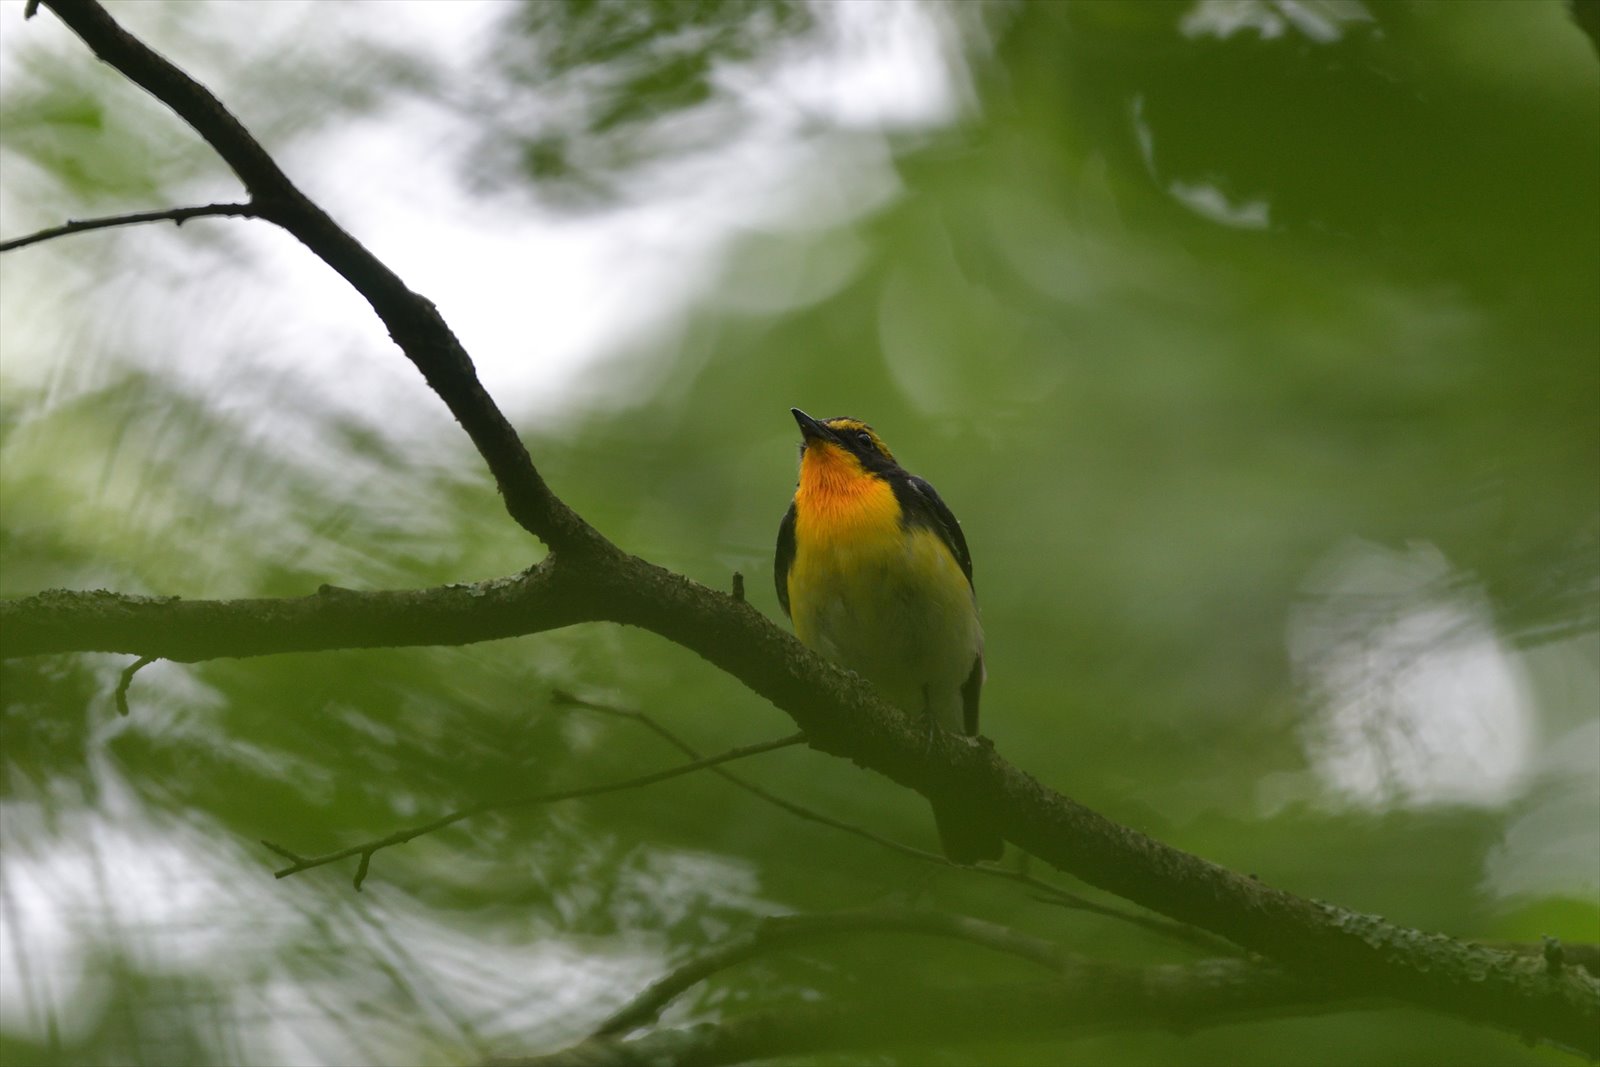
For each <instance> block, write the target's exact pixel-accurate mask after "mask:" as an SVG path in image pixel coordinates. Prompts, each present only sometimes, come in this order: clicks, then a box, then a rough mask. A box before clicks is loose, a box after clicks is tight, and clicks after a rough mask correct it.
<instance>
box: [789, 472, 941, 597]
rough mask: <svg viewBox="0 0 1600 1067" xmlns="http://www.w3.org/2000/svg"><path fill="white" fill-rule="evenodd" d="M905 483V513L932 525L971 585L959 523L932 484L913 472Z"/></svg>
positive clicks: (902, 504) (903, 505) (902, 505)
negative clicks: (907, 489)
mask: <svg viewBox="0 0 1600 1067" xmlns="http://www.w3.org/2000/svg"><path fill="white" fill-rule="evenodd" d="M906 483H907V484H908V485H909V486H910V487H911V490H912V496H911V499H910V500H907V499H904V498H902V500H901V501H900V506H901V507H902V508H904V509H905V510H906V512H907V513H908V514H909V515H912V516H914V517H915V518H917V519H921V520H922V521H924V522H926V523H927V525H929V526H931V527H932V528H933V529H934V531H935V532H936V533H937V534H938V535H939V538H940V539H941V540H942V541H944V543H945V547H946V548H948V549H949V550H950V554H951V555H953V556H955V557H956V562H957V563H959V564H961V573H963V574H965V575H966V576H967V584H968V585H969V586H970V585H972V553H971V552H969V551H968V550H967V539H966V538H965V537H964V536H962V533H961V524H960V523H959V522H957V521H956V517H955V516H954V515H952V514H951V513H950V509H949V508H948V507H947V506H946V505H945V502H944V501H943V500H941V499H939V494H938V493H937V492H935V491H934V488H933V486H931V485H929V484H928V483H927V482H925V481H923V480H922V479H921V478H918V477H917V476H916V475H914V474H912V475H907V477H906ZM780 537H781V535H780Z"/></svg>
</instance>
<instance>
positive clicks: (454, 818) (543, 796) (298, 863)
mask: <svg viewBox="0 0 1600 1067" xmlns="http://www.w3.org/2000/svg"><path fill="white" fill-rule="evenodd" d="M805 739H806V738H805V735H804V734H790V735H788V736H787V737H780V738H778V739H776V740H774V741H761V742H758V743H757V744H753V745H742V746H740V747H738V748H730V749H729V750H728V751H726V752H722V753H719V754H718V755H715V756H707V757H705V758H704V759H697V760H695V761H693V762H692V763H684V764H680V765H679V766H677V767H668V768H667V769H666V770H663V771H656V772H654V773H653V774H645V775H640V776H639V777H637V778H629V779H626V780H625V781H621V782H611V783H609V784H607V785H591V786H584V787H583V788H581V789H566V790H562V791H561V792H557V793H537V794H535V795H533V796H526V797H513V798H511V799H509V800H486V801H483V802H482V803H478V804H473V805H471V806H470V807H465V808H461V809H459V810H457V811H453V812H451V813H449V814H448V815H441V816H440V817H439V818H437V819H434V820H433V821H431V822H425V823H422V824H420V825H417V826H412V827H408V828H406V829H404V830H396V831H395V832H394V833H392V834H388V835H387V836H384V837H380V838H376V839H374V840H372V841H367V842H365V843H363V844H359V845H351V846H350V847H349V848H341V849H338V850H337V851H334V852H328V853H324V854H323V855H321V856H300V855H299V854H297V853H295V852H291V851H290V850H289V849H286V848H284V847H283V846H282V845H275V844H273V843H272V842H271V841H262V842H261V843H262V845H264V846H266V847H267V848H269V849H271V850H272V851H273V852H276V853H277V854H278V855H280V856H282V857H284V858H285V859H289V860H292V861H293V862H292V863H291V864H290V865H289V866H287V867H284V868H283V869H281V870H278V871H274V872H273V875H272V876H273V877H274V878H287V877H289V876H290V875H292V874H299V873H300V872H301V871H308V870H310V869H311V868H313V867H323V866H326V865H327V864H330V863H336V862H338V861H339V860H342V859H348V858H349V857H351V856H359V857H361V860H360V863H359V864H358V865H357V867H356V876H355V887H356V888H357V889H360V888H361V883H362V882H363V881H365V880H366V877H367V868H368V867H369V866H370V864H371V861H372V854H373V853H375V852H378V851H380V850H382V849H386V848H390V847H392V846H394V845H403V844H405V843H406V842H407V841H411V840H414V839H415V838H418V837H421V836H422V835H424V834H431V833H433V832H434V831H436V830H443V829H444V828H445V827H447V826H453V825H454V824H456V823H458V822H460V821H461V820H463V819H468V818H471V817H472V816H474V815H481V814H483V813H484V812H486V811H501V810H504V809H506V808H525V807H532V806H534V805H538V804H554V803H556V802H557V801H561V800H577V799H578V798H580V797H592V796H599V795H600V794H602V793H619V792H621V791H623V790H625V789H638V788H640V787H641V786H647V785H654V784H655V783H656V782H664V781H666V780H667V779H669V778H677V777H680V776H682V775H685V774H691V773H693V772H695V771H698V770H704V769H705V768H707V767H715V766H717V765H718V764H721V763H731V762H732V761H733V760H737V759H743V758H745V757H746V756H758V755H760V754H761V753H763V752H772V751H774V750H776V749H780V748H788V747H790V746H792V745H798V744H803V743H804V742H805Z"/></svg>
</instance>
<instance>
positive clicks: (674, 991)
mask: <svg viewBox="0 0 1600 1067" xmlns="http://www.w3.org/2000/svg"><path fill="white" fill-rule="evenodd" d="M856 933H900V934H921V935H924V936H933V937H949V938H956V939H958V940H962V941H969V942H971V943H973V944H975V945H982V946H983V947H984V948H988V949H992V950H994V951H996V952H1001V953H1005V954H1007V955H1011V956H1016V957H1018V958H1020V959H1025V960H1028V961H1029V962H1031V963H1037V964H1039V965H1040V966H1042V967H1047V968H1049V969H1050V970H1052V971H1056V972H1062V971H1065V970H1066V969H1067V968H1068V966H1069V965H1070V964H1072V963H1073V962H1075V961H1074V959H1073V957H1071V956H1070V955H1069V954H1068V953H1066V952H1064V951H1062V949H1061V948H1060V946H1058V945H1054V944H1051V943H1050V942H1048V941H1044V940H1042V939H1040V938H1036V937H1029V936H1027V935H1026V934H1022V933H1019V932H1017V931H1015V930H1011V929H1008V928H1007V927H1004V926H999V925H997V924H995V923H988V922H983V921H981V920H978V919H969V918H967V917H966V916H963V915H950V914H947V913H945V912H933V911H857V912H840V913H834V914H828V915H778V916H772V917H769V918H766V919H763V920H762V921H761V923H760V925H759V926H757V927H756V929H755V930H753V931H752V932H750V933H748V934H745V935H744V936H742V937H735V938H733V939H732V940H730V941H728V942H727V943H726V944H724V945H721V946H720V947H718V948H715V949H712V950H711V951H709V952H706V953H703V954H702V955H699V956H696V957H695V958H694V959H692V960H690V961H689V962H687V963H685V964H683V965H682V966H680V967H678V968H676V969H675V970H673V971H672V972H671V973H669V974H667V975H665V976H663V977H661V978H659V979H657V980H656V981H654V982H652V983H650V985H649V986H648V987H647V988H646V989H645V990H644V991H643V992H642V993H640V994H639V995H638V996H636V997H634V998H633V999H632V1000H631V1001H629V1002H628V1003H627V1004H626V1005H624V1006H623V1007H622V1008H620V1009H618V1010H617V1011H616V1012H614V1013H612V1014H611V1015H610V1016H609V1017H608V1018H607V1019H606V1020H605V1022H603V1023H601V1024H600V1025H599V1026H598V1027H596V1028H595V1030H594V1033H593V1034H592V1035H591V1036H593V1037H605V1036H607V1035H614V1034H623V1033H627V1032H628V1031H629V1030H633V1029H635V1028H637V1027H640V1026H646V1025H648V1024H650V1023H653V1022H655V1020H656V1019H657V1018H658V1017H659V1016H660V1014H661V1010H662V1009H663V1008H665V1007H666V1006H667V1005H668V1004H669V1003H670V1002H671V1001H672V1000H674V999H675V998H676V997H678V996H679V995H680V994H682V993H683V992H684V991H686V990H688V989H689V988H691V987H692V986H695V985H698V984H699V983H700V982H703V981H705V979H707V978H709V977H710V976H711V975H713V974H716V973H717V972H718V971H723V970H727V969H728V968H729V967H732V966H735V965H737V964H740V963H743V962H744V961H745V960H748V959H752V958H754V957H756V956H760V955H764V954H765V953H768V952H777V951H781V950H782V949H785V948H788V947H790V946H792V945H795V944H797V943H798V944H811V943H812V942H814V941H815V940H816V939H817V938H819V937H837V936H840V935H842V934H856ZM1076 962H1077V963H1079V964H1080V965H1082V964H1083V963H1084V962H1086V961H1081V960H1080V961H1076Z"/></svg>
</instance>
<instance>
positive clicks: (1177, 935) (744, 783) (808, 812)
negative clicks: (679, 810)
mask: <svg viewBox="0 0 1600 1067" xmlns="http://www.w3.org/2000/svg"><path fill="white" fill-rule="evenodd" d="M551 702H552V703H554V704H557V705H564V706H567V707H574V708H583V709H585V710H587V711H595V712H599V713H601V714H604V715H612V716H615V717H617V718H621V719H628V720H631V721H633V722H637V723H638V724H640V725H641V726H643V727H645V728H646V729H647V730H650V731H651V732H652V733H654V734H655V735H656V736H657V737H660V738H662V739H663V740H665V741H666V742H667V743H668V744H670V745H671V746H672V747H674V748H676V749H677V750H678V751H679V752H682V753H683V754H684V755H686V756H688V757H689V758H691V759H698V758H699V756H700V752H699V750H698V749H696V748H695V747H694V746H693V745H690V744H689V743H688V742H687V741H685V740H683V739H682V738H681V737H679V736H678V735H677V734H675V733H673V732H672V731H671V730H669V729H668V728H667V727H665V726H663V725H662V724H661V723H660V722H658V721H656V719H655V718H654V717H652V716H651V715H649V714H647V713H646V712H643V711H638V710H635V709H633V708H619V707H616V706H614V705H610V704H601V703H598V702H596V701H593V700H586V699H584V698H583V697H580V696H577V695H575V694H573V693H569V692H567V691H566V690H564V689H556V690H554V691H552V693H551ZM712 773H713V774H715V775H717V776H718V777H721V778H724V779H726V780H727V781H729V782H731V783H732V784H734V785H736V786H738V787H739V788H740V789H743V790H744V791H745V792H747V793H749V794H751V795H752V796H755V797H758V798H760V799H761V800H764V801H766V802H767V803H768V804H771V805H772V806H774V807H776V808H780V809H782V810H783V811H786V812H788V813H789V814H790V815H793V816H795V817H796V818H799V819H805V820H806V821H807V822H814V823H818V824H820V825H822V826H827V827H830V828H832V829H835V830H839V831H842V832H844V833H847V834H852V835H854V836H856V837H859V838H862V839H863V840H866V841H871V842H872V843H873V844H875V845H877V846H879V847H880V848H886V849H888V850H889V851H891V852H897V853H899V854H900V855H902V856H907V857H909V858H911V859H914V860H919V861H921V862H923V863H931V864H935V865H937V866H940V867H948V868H950V869H952V870H958V871H968V872H974V873H977V874H981V875H984V876H986V877H989V878H999V879H1001V880H1003V881H1007V882H1015V883H1017V884H1018V885H1025V886H1027V887H1028V888H1030V889H1032V890H1034V891H1035V892H1037V893H1038V894H1039V899H1041V900H1043V901H1044V902H1046V903H1050V904H1055V905H1058V906H1060V907H1065V908H1073V909H1076V910H1078V911H1087V912H1091V913H1093V914H1095V915H1104V916H1106V917H1108V918H1112V919H1120V920H1121V921H1123V922H1127V923H1132V924H1134V925H1135V926H1139V927H1142V928H1144V929H1146V930H1150V931H1153V932H1155V933H1157V934H1160V935H1161V936H1163V937H1168V938H1172V939H1174V940H1177V941H1182V942H1184V943H1185V944H1188V945H1191V946H1194V947H1198V948H1202V949H1205V950H1206V951H1208V952H1215V953H1220V954H1222V955H1233V956H1236V955H1239V954H1240V952H1239V948H1238V946H1236V945H1234V944H1233V943H1231V942H1229V941H1227V940H1225V939H1223V938H1220V937H1217V936H1216V935H1215V934H1212V933H1208V932H1207V931H1205V930H1201V929H1199V928H1198V927H1194V926H1188V925H1185V924H1183V923H1177V922H1172V921H1170V920H1167V919H1161V918H1157V917H1156V916H1153V915H1140V914H1138V913H1136V912H1131V911H1125V910H1123V909H1122V908H1117V907H1112V906H1111V905H1108V904H1099V903H1096V902H1095V901H1092V900H1089V899H1087V898H1085V897H1081V896H1079V895H1078V894H1076V893H1072V892H1069V891H1068V890H1065V889H1062V888H1060V887H1059V886H1056V885H1052V884H1051V883H1049V882H1047V881H1045V880H1044V879H1042V878H1037V877H1035V876H1033V875H1031V874H1028V873H1027V872H1026V871H1019V870H1013V869H1011V868H1009V867H994V866H989V865H986V864H976V865H967V864H960V863H952V862H951V861H950V860H948V859H946V858H945V857H944V856H942V855H940V854H938V853H937V852H928V851H926V850H924V849H920V848H913V847H912V846H910V845H905V844H901V843H900V842H899V841H895V840H893V839H891V838H887V837H884V836H882V835H881V834H877V833H874V832H873V831H871V830H868V829H867V828H865V827H863V826H857V825H855V824H854V823H848V822H844V821H842V820H840V819H835V818H833V817H832V816H829V815H824V814H822V813H821V812H819V811H816V810H814V809H812V808H808V807H805V806H803V805H800V804H796V803H794V802H793V801H791V800H785V799H784V798H783V797H780V796H777V795H776V794H774V793H771V792H769V791H767V790H766V789H763V788H762V787H761V786H759V785H756V784H754V783H753V782H750V781H748V780H746V779H744V778H741V777H739V776H738V775H736V774H734V773H733V772H732V771H727V770H720V769H719V770H715V771H712Z"/></svg>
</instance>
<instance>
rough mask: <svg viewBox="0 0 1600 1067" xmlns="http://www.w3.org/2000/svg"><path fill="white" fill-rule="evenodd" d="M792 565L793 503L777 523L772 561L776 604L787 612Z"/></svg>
mask: <svg viewBox="0 0 1600 1067" xmlns="http://www.w3.org/2000/svg"><path fill="white" fill-rule="evenodd" d="M793 566H794V504H793V503H790V505H789V510H788V511H786V512H784V513H783V522H781V523H779V524H778V554H777V557H776V558H775V559H774V560H773V562H772V580H773V582H774V583H775V584H776V585H777V587H778V604H779V606H781V607H782V608H783V613H784V614H785V615H787V614H789V568H790V567H793Z"/></svg>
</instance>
